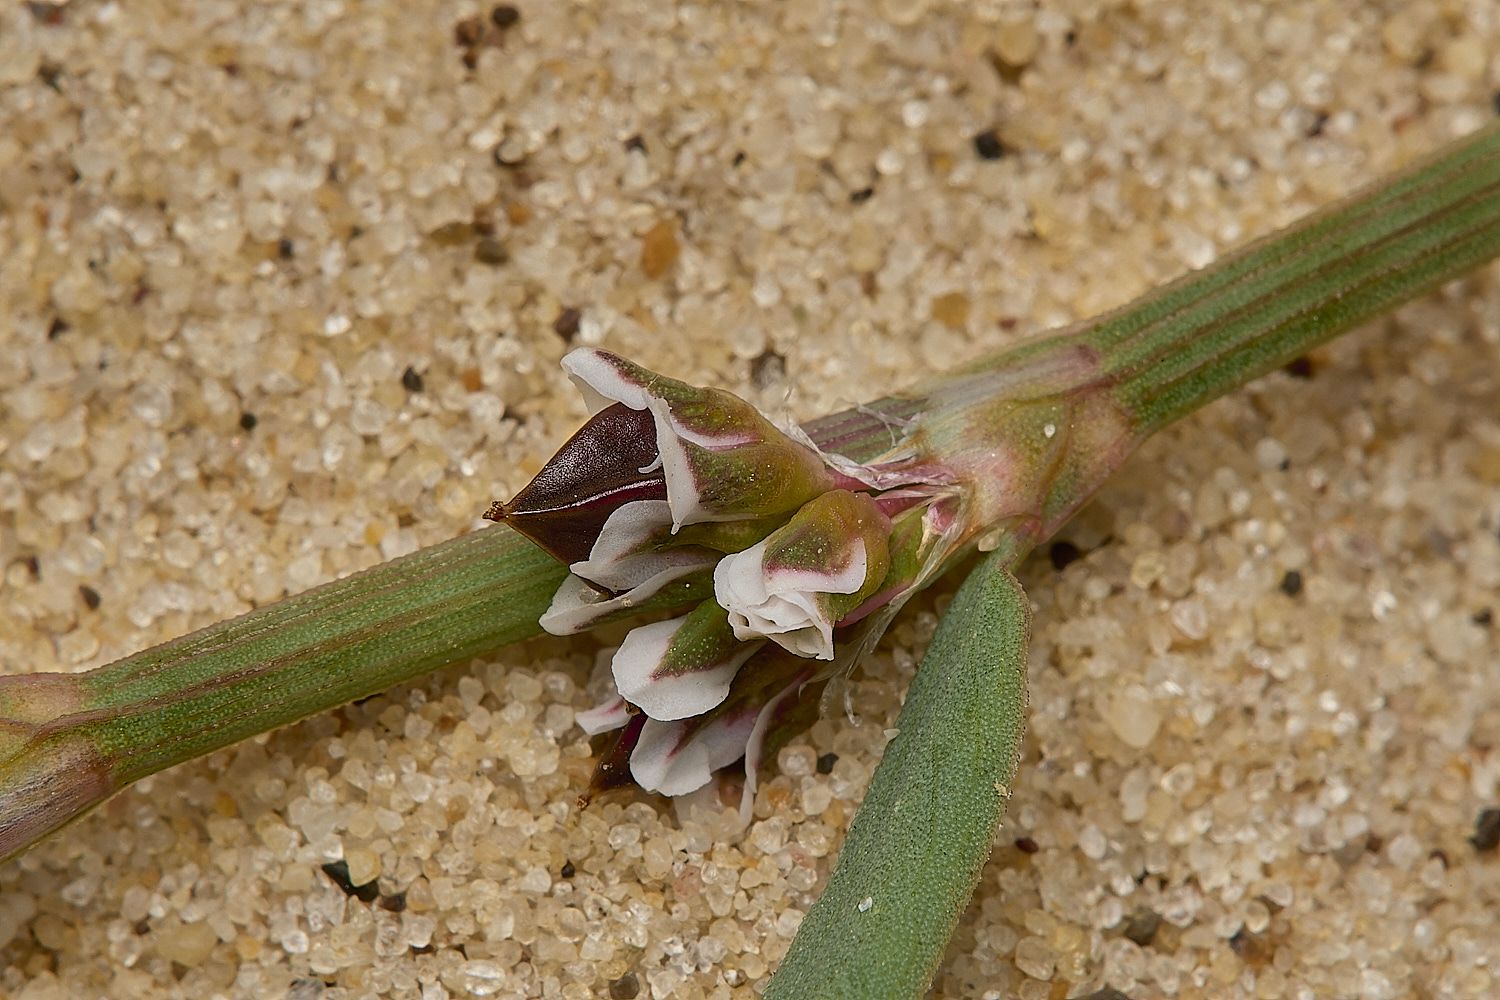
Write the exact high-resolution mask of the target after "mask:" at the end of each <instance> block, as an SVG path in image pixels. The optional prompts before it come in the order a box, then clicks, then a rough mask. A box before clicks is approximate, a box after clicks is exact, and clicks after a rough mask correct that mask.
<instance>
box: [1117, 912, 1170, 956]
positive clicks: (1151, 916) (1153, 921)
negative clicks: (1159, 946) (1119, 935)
mask: <svg viewBox="0 0 1500 1000" xmlns="http://www.w3.org/2000/svg"><path fill="white" fill-rule="evenodd" d="M1160 927H1161V914H1159V913H1157V912H1156V911H1155V910H1153V909H1151V908H1150V907H1149V906H1137V907H1136V908H1135V911H1134V912H1133V913H1131V914H1130V919H1129V920H1127V921H1125V931H1124V933H1125V936H1126V937H1127V938H1129V939H1130V940H1132V941H1134V942H1135V943H1136V944H1138V945H1140V946H1141V947H1142V948H1146V947H1149V946H1150V944H1151V942H1152V941H1153V940H1155V939H1156V932H1157V930H1158V929H1159V928H1160Z"/></svg>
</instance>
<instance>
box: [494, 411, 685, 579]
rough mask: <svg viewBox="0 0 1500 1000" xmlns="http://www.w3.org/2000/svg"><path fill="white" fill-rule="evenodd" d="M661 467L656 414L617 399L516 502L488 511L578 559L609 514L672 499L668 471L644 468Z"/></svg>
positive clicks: (561, 555) (564, 558)
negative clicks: (630, 505) (635, 502)
mask: <svg viewBox="0 0 1500 1000" xmlns="http://www.w3.org/2000/svg"><path fill="white" fill-rule="evenodd" d="M657 465H658V462H657V451H656V422H655V419H654V418H653V417H652V416H651V414H650V413H649V412H647V411H645V410H632V409H631V408H630V407H628V406H626V405H625V404H624V403H616V404H614V405H613V406H609V407H606V408H604V409H602V410H600V411H599V412H598V413H596V414H594V416H593V418H592V419H590V420H589V422H588V423H586V424H584V425H583V427H582V428H580V429H579V431H578V433H577V434H574V435H573V436H572V437H571V438H569V439H568V441H567V443H566V444H564V445H563V446H562V447H561V448H559V449H558V450H557V454H556V455H553V456H552V458H551V460H550V461H548V462H547V464H546V465H544V466H543V467H542V471H541V472H538V473H537V474H536V478H535V479H533V480H532V481H531V482H530V483H528V484H527V485H526V487H525V488H524V489H522V490H521V492H519V493H517V494H516V495H515V497H514V498H513V499H512V500H511V501H510V503H497V504H495V505H494V506H493V507H491V508H490V509H489V510H488V511H487V512H485V515H484V516H485V517H487V518H489V519H490V520H492V521H505V522H506V523H507V524H509V525H510V526H511V527H512V528H515V529H516V530H517V531H519V532H520V533H521V534H523V535H525V536H526V537H527V538H529V539H531V540H532V541H533V542H535V543H536V544H537V545H538V546H540V547H541V548H542V549H544V550H546V551H547V552H548V553H550V554H551V555H552V556H553V557H554V558H556V559H558V560H560V561H561V562H564V563H575V562H580V561H581V560H584V559H587V558H588V557H589V552H590V551H592V550H593V548H594V542H596V541H598V539H599V532H600V531H601V530H603V528H604V522H605V521H607V520H608V519H609V515H611V514H613V513H614V512H615V511H616V510H618V509H619V508H620V507H623V506H624V505H625V504H627V503H630V502H631V501H633V500H665V499H666V498H667V481H666V477H665V475H664V474H663V473H662V471H661V470H660V469H659V468H657V469H655V471H653V472H641V471H640V470H641V469H644V468H653V467H655V466H657Z"/></svg>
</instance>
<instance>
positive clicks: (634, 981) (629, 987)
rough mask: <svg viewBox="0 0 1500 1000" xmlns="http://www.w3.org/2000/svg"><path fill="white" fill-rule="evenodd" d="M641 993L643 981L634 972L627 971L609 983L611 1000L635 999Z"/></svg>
mask: <svg viewBox="0 0 1500 1000" xmlns="http://www.w3.org/2000/svg"><path fill="white" fill-rule="evenodd" d="M640 995H641V981H640V979H638V978H637V977H636V974H635V973H634V972H627V973H625V975H623V976H621V977H620V978H619V979H616V980H615V981H614V982H612V983H610V984H609V1000H635V998H636V997H638V996H640Z"/></svg>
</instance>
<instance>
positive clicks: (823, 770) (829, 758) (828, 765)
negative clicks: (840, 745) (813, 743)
mask: <svg viewBox="0 0 1500 1000" xmlns="http://www.w3.org/2000/svg"><path fill="white" fill-rule="evenodd" d="M838 762H839V755H838V754H836V753H825V754H824V755H823V756H821V757H819V758H818V773H819V774H832V773H833V765H835V764H837V763H838Z"/></svg>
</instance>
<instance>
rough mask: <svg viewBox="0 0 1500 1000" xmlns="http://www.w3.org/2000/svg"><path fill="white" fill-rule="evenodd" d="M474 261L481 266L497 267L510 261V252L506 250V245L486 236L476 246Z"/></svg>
mask: <svg viewBox="0 0 1500 1000" xmlns="http://www.w3.org/2000/svg"><path fill="white" fill-rule="evenodd" d="M474 259H475V260H477V261H479V263H481V264H489V265H490V266H491V267H495V266H498V265H500V264H504V263H505V262H506V261H508V260H510V251H509V250H507V249H505V244H504V243H501V242H500V241H499V240H497V239H496V238H495V237H493V236H486V237H485V238H484V239H482V240H480V241H479V242H478V243H476V244H474Z"/></svg>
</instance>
